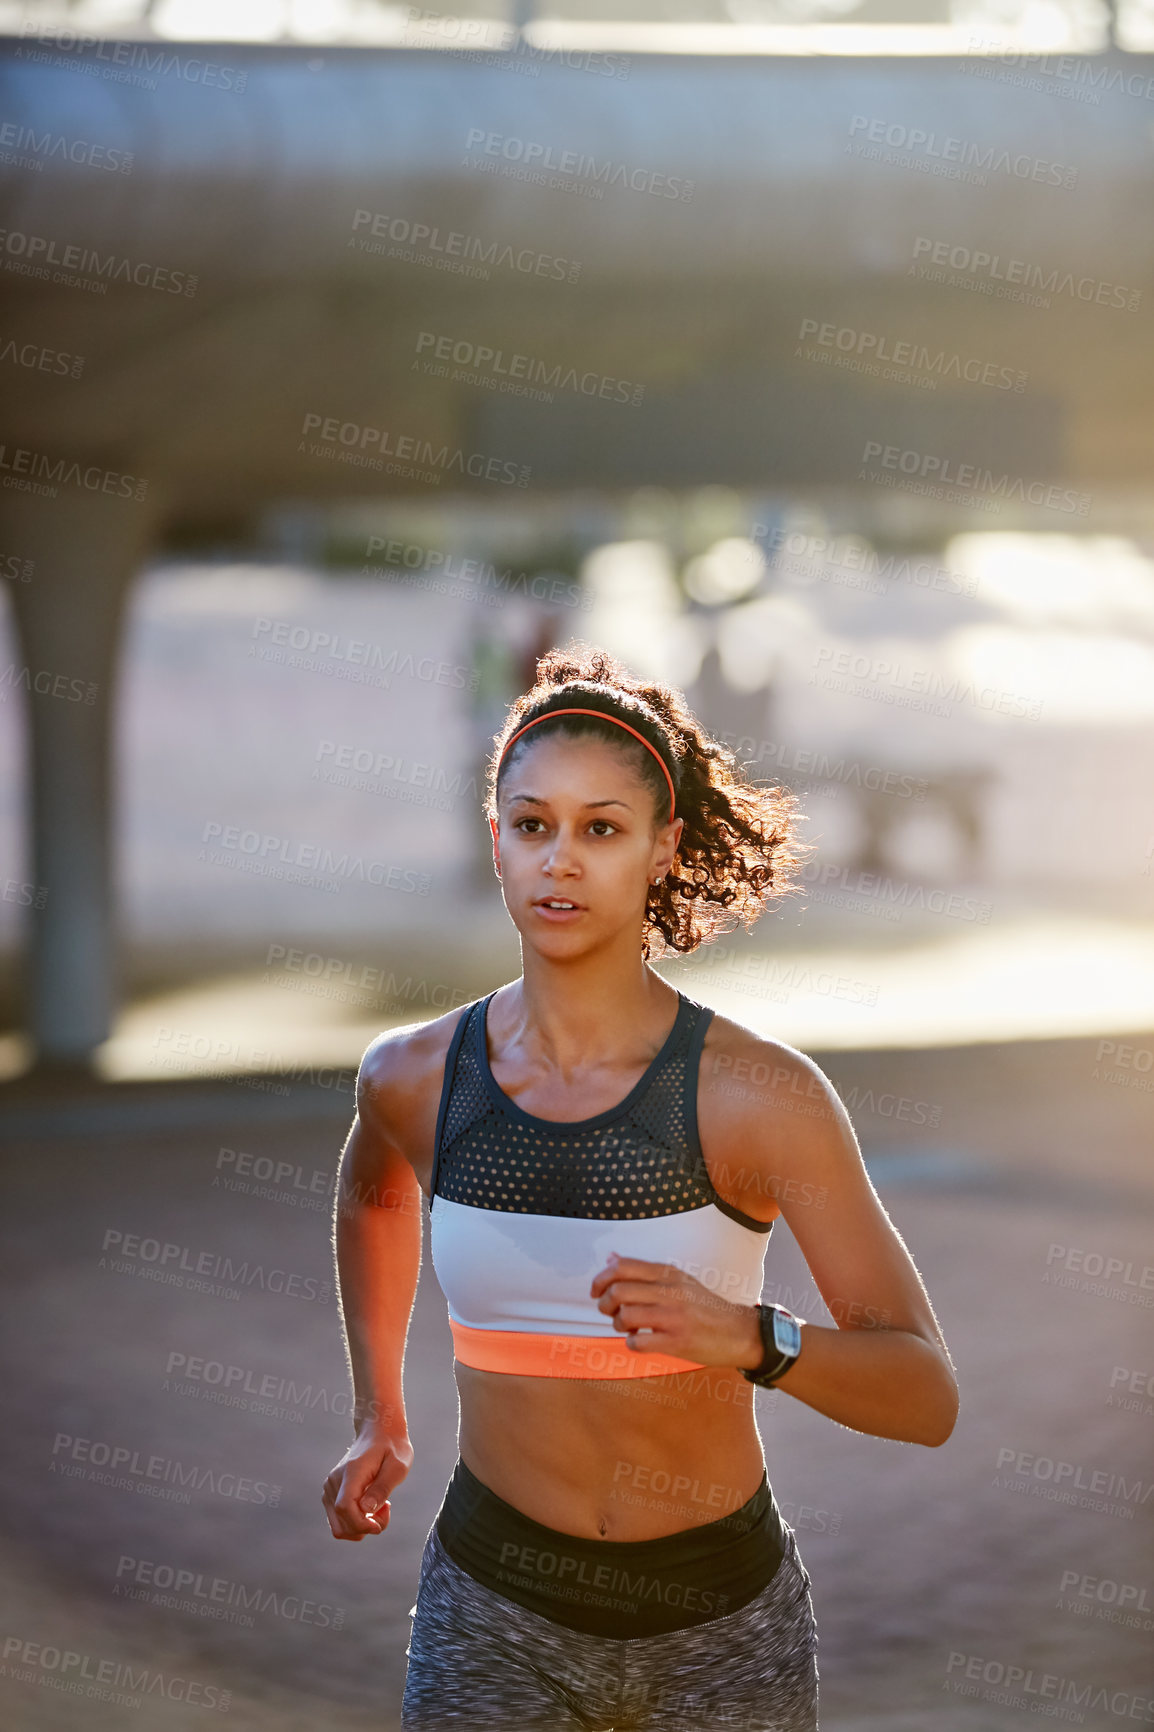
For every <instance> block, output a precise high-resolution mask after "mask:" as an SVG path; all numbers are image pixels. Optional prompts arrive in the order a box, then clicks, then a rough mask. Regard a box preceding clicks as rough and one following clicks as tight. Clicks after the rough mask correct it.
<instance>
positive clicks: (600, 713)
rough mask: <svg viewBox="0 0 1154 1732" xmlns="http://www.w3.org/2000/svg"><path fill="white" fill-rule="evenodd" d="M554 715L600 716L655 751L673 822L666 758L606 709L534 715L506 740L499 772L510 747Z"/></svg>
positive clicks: (672, 793) (674, 804)
mask: <svg viewBox="0 0 1154 1732" xmlns="http://www.w3.org/2000/svg"><path fill="white" fill-rule="evenodd" d="M554 716H598V717H599V718H600V720H601V721H603V722H613V723H614V724H615V726H617V727H619V728H624V729H625V732H626V733H627V734H632V735H633V738H634V739H635V740H640V741H641V744H642V745H643V746H644V747H645V750H646V751H647V752H652V753H653V756H654V757H655V758H656V759H657V762H658V763H659V764H660V765H661V773H662V775H663V776H664V777H665V780H666V781H667V782H668V783H669V822H670V823H671V824H672V822H673V819H674V816H675V814H676V810H677V794H676V791H675V789H674V786H673V777H672V776H671V775H670V774H669V765H668V764H667V763H666V762H665V759H664V758H663V757H662V756H661V753H660V752H659V751H658V750H657V747H656V746H653V745H650V743H649V741H648V740H647V739H646V738H645V735H644V734H639V733H638V732H637V729H636V728H631V727H630V726H629V723H628V722H623V721H622V720H621V719H620V717H619V716H611V715H610V714H609V713H608V711H606V710H581V709H564V710H546V711H545V714H544V715H543V716H534V717H533V720H532V721H531V722H526V723H525V726H524V727H523V728H518V729H517V732H516V733H515V734H510V736H509V738H508V739H507V740H506V741H505V744H504V747H503V748H502V751H501V756H500V758H499V759H498V761H497V769H498V772H500V768H501V765H502V763H504V761H505V753H506V752H507V751H508V750H509V747H510V746H511V745H512V744H513V742H514V741H515V740H519V739H520V738H521V735H522V734H527V733H528V731H529V729H530V728H535V727H536V726H537V723H538V722H551V721H552V720H553V717H554Z"/></svg>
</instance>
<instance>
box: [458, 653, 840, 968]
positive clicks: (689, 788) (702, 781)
mask: <svg viewBox="0 0 1154 1732" xmlns="http://www.w3.org/2000/svg"><path fill="white" fill-rule="evenodd" d="M567 706H576V707H580V708H588V709H598V710H602V711H603V712H604V713H605V714H606V716H607V718H608V717H618V718H619V719H620V720H621V721H623V722H626V723H628V725H629V726H630V727H631V728H635V729H636V730H637V732H638V733H640V734H642V735H644V737H645V738H646V739H647V740H648V741H649V742H650V744H651V745H652V746H653V748H654V750H655V751H657V752H658V753H660V755H661V757H662V758H663V759H664V760H665V763H666V765H667V766H668V768H669V771H670V774H671V776H672V780H673V787H674V790H675V794H676V808H675V816H677V817H679V818H683V819H684V820H685V824H684V828H683V830H682V832H681V841H680V843H679V845H678V849H677V855H676V857H675V859H674V863H673V866H672V868H671V869H670V871H669V873H668V874H667V875H666V877H665V878H664V879H663V880H662V882H661V883H660V884H657V885H651V886H650V890H649V900H648V904H647V907H646V911H645V921H644V925H643V928H642V954H643V955H644V956H645V958H646V959H648V958H649V957H650V955H657V956H664V955H666V954H667V953H668V952H670V951H676V952H680V953H681V954H683V955H686V954H688V953H689V952H691V951H693V950H696V949H697V947H698V945H700V944H704V943H708V942H710V941H711V940H713V939H716V938H718V937H720V936H721V934H722V933H724V932H730V931H732V930H733V928H734V927H735V926H736V925H737V924H738V923H739V922H740V923H741V924H742V925H744V926H745V927H746V928H747V929H748V928H749V927H751V926H752V925H753V923H754V922H755V921H756V920H757V919H758V917H759V916H760V915H761V914H762V913H763V912H764V910H765V908H766V906H767V904H768V903H769V902H770V901H771V900H773V899H774V898H776V897H779V896H785V895H788V894H790V893H791V892H793V891H796V890H797V889H798V888H799V885H798V884H797V883H796V882H794V881H792V880H793V875H794V874H796V872H797V870H798V868H799V867H800V866H801V864H802V863H803V861H804V860H805V859H806V858H807V857H808V855H809V854H810V853H811V851H812V850H811V847H810V845H809V844H808V843H805V842H802V841H801V840H800V839H799V837H798V835H797V825H798V823H799V822H804V819H803V818H800V816H799V814H798V812H797V798H796V796H795V795H794V794H793V793H792V792H791V790H790V789H788V788H785V787H782V786H780V785H777V784H774V785H772V786H763V785H760V784H758V783H755V782H751V781H749V780H748V779H747V778H746V777H745V776H744V775H743V773H742V771H741V770H740V769H739V767H738V765H737V763H736V760H735V758H734V755H733V753H732V752H731V751H730V750H729V748H728V747H726V746H723V745H721V744H720V743H719V742H718V741H717V740H714V739H712V738H711V737H710V736H709V734H707V732H706V731H705V729H704V728H703V727H702V726H701V724H700V723H699V722H698V721H697V720H696V718H695V717H694V716H693V715H692V714H691V712H690V710H689V708H688V706H687V704H686V702H685V699H684V697H683V696H682V694H681V693H680V692H679V691H677V690H675V688H674V687H672V686H666V685H660V684H658V683H657V682H656V681H645V680H638V679H634V678H633V677H632V676H631V675H630V674H629V673H628V672H627V671H626V669H625V668H624V667H623V665H622V664H621V662H619V661H618V660H617V658H616V657H615V656H612V655H610V654H609V653H608V651H606V650H602V649H596V648H593V647H591V646H589V645H586V644H577V645H574V646H571V647H570V648H568V649H564V650H562V649H552V650H549V651H547V653H546V654H545V655H543V656H540V657H539V658H538V661H537V683H536V684H535V685H534V686H533V688H532V690H531V691H528V692H525V693H524V694H523V696H521V697H519V698H518V699H517V700H516V702H515V703H514V704H513V706H512V707H511V709H510V711H509V714H508V716H507V717H506V719H505V724H504V726H503V727H502V729H501V731H500V733H499V734H498V735H497V736H496V739H495V740H494V744H493V753H492V756H491V757H490V759H489V762H488V766H487V777H486V786H485V806H484V810H485V815H486V817H488V818H491V819H495V818H496V817H497V799H498V794H499V787H500V782H501V780H502V779H503V778H504V776H505V774H506V772H507V771H508V769H509V767H510V765H511V764H512V763H513V762H514V761H515V759H516V757H517V755H518V753H519V752H521V751H522V750H523V749H524V746H525V745H530V744H532V742H533V741H534V740H536V739H538V738H540V737H541V736H542V735H545V734H549V735H552V734H558V733H560V734H565V735H568V736H571V737H580V736H583V735H585V736H590V735H591V736H594V737H596V738H598V739H603V740H605V741H606V743H607V744H610V745H613V746H615V747H616V748H617V749H618V750H619V751H622V752H624V753H626V754H627V755H628V757H629V761H630V763H631V764H632V765H633V766H634V767H635V769H636V771H637V773H638V775H639V776H640V777H641V778H642V780H643V781H644V782H645V783H646V784H647V786H648V787H649V788H650V789H651V791H652V794H653V801H654V814H655V817H654V822H655V824H656V825H657V826H658V827H663V826H664V825H665V824H667V823H668V822H669V784H668V782H667V781H666V779H665V776H664V775H663V773H662V770H661V766H660V765H659V764H658V763H656V762H655V761H654V757H653V753H652V752H649V751H646V750H645V748H644V747H643V746H641V745H639V744H637V743H635V742H634V741H633V740H631V739H630V738H629V737H628V736H627V735H626V734H625V733H624V732H623V731H622V729H621V728H620V727H618V726H616V725H615V724H614V722H613V721H612V720H608V719H607V720H606V721H604V722H601V721H598V720H597V718H596V717H594V716H588V715H584V716H573V715H569V716H558V717H557V719H556V720H555V721H542V722H541V723H540V724H539V725H538V726H535V727H534V729H533V732H532V733H531V734H530V735H529V736H528V738H527V739H526V740H525V741H524V743H523V744H522V742H520V741H519V742H518V743H517V744H516V745H515V746H513V748H512V749H511V751H510V752H509V755H508V757H507V758H505V759H504V761H502V754H503V753H504V751H505V746H506V744H507V742H508V741H509V740H510V739H511V738H512V737H513V735H514V734H515V733H517V731H518V730H519V729H520V728H523V727H525V726H526V725H527V724H528V723H529V722H531V721H535V720H536V718H537V717H538V716H548V714H549V712H550V711H551V710H554V709H560V708H564V707H567ZM655 941H656V948H655Z"/></svg>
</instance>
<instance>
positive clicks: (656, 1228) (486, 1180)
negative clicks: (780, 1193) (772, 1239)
mask: <svg viewBox="0 0 1154 1732" xmlns="http://www.w3.org/2000/svg"><path fill="white" fill-rule="evenodd" d="M493 997H494V993H492V992H491V993H489V994H488V995H487V996H486V997H484V998H481V999H476V1000H474V1001H473V1003H472V1004H470V1005H468V1006H466V1007H465V1010H464V1013H463V1014H462V1016H461V1020H460V1022H459V1023H458V1024H457V1027H456V1028H455V1030H454V1031H453V1038H452V1041H451V1043H450V1046H449V1050H448V1053H447V1054H446V1057H445V1074H444V1081H443V1083H442V1087H441V1102H440V1109H439V1111H438V1114H437V1128H436V1138H435V1143H434V1151H435V1152H434V1158H433V1172H432V1178H431V1181H430V1186H429V1200H430V1201H429V1210H430V1212H429V1219H430V1240H431V1250H432V1258H433V1268H434V1271H435V1273H436V1277H437V1281H438V1284H439V1285H440V1288H441V1291H442V1293H443V1294H444V1296H445V1299H446V1302H447V1304H448V1312H449V1327H450V1330H451V1331H452V1336H453V1350H454V1353H455V1355H456V1357H457V1359H459V1360H460V1361H461V1363H462V1364H463V1365H471V1366H475V1367H476V1368H477V1369H478V1370H481V1371H497V1372H506V1373H512V1374H514V1375H516V1376H520V1377H576V1378H604V1377H662V1376H668V1375H669V1374H670V1373H672V1372H677V1371H685V1370H690V1369H692V1370H700V1369H701V1366H700V1364H699V1362H698V1361H697V1360H693V1359H680V1358H677V1357H675V1356H673V1355H671V1354H666V1353H648V1352H644V1351H642V1350H641V1349H640V1348H636V1349H635V1348H630V1347H629V1345H628V1344H627V1342H626V1340H625V1337H624V1335H623V1333H622V1332H621V1331H620V1330H617V1329H614V1327H613V1319H612V1317H610V1316H609V1315H607V1314H606V1313H605V1312H604V1311H599V1310H598V1308H597V1301H596V1300H595V1299H594V1298H592V1297H591V1295H590V1292H589V1287H590V1283H591V1282H592V1280H593V1277H594V1275H596V1274H597V1272H598V1270H600V1269H602V1268H604V1266H605V1262H606V1259H607V1256H608V1254H609V1252H610V1251H616V1252H617V1253H618V1254H619V1255H620V1256H622V1257H644V1258H650V1259H653V1260H655V1261H658V1262H664V1263H673V1264H675V1265H676V1266H677V1267H678V1268H680V1269H683V1270H684V1271H685V1272H686V1273H687V1274H689V1275H693V1276H696V1278H697V1279H698V1280H699V1281H700V1282H702V1283H703V1285H704V1286H706V1287H708V1288H709V1289H710V1291H711V1292H715V1293H718V1294H720V1295H721V1296H722V1297H724V1298H726V1299H729V1300H732V1301H735V1302H738V1303H742V1304H747V1305H754V1304H756V1303H757V1301H758V1299H759V1298H760V1296H761V1287H762V1279H763V1268H762V1265H763V1262H764V1259H765V1249H766V1244H767V1242H768V1236H769V1233H770V1230H771V1228H772V1226H773V1222H772V1221H757V1220H755V1219H754V1218H753V1217H752V1216H751V1215H746V1214H744V1213H743V1212H742V1210H740V1209H737V1208H734V1207H733V1205H732V1204H730V1203H727V1202H726V1201H725V1200H724V1198H722V1197H721V1196H720V1195H719V1194H718V1192H717V1190H716V1189H715V1187H714V1185H713V1181H712V1180H711V1178H710V1176H709V1170H708V1167H707V1166H706V1163H705V1159H704V1157H703V1155H702V1152H701V1144H700V1141H699V1139H698V1130H697V1083H698V1075H697V1073H698V1066H699V1062H700V1057H701V1048H702V1042H703V1041H704V1039H705V1032H706V1029H707V1028H708V1026H709V1022H710V1019H711V1018H712V1016H713V1011H712V1010H711V1009H708V1008H707V1007H705V1006H703V1005H700V1004H698V1003H697V1002H696V1001H695V1000H693V999H691V998H687V997H686V995H685V994H684V993H683V992H678V995H677V997H678V1007H677V1018H676V1021H675V1022H674V1024H673V1027H672V1029H671V1030H670V1032H669V1035H668V1038H667V1039H666V1041H665V1044H664V1045H663V1046H662V1048H661V1051H660V1052H659V1053H658V1054H657V1056H656V1058H655V1059H654V1060H653V1061H652V1063H651V1064H650V1065H649V1067H648V1068H647V1070H646V1071H645V1074H644V1076H642V1077H641V1079H640V1081H639V1082H638V1083H637V1084H636V1085H635V1086H634V1087H633V1088H632V1089H630V1091H629V1093H628V1094H627V1095H626V1096H625V1099H624V1100H622V1101H619V1102H618V1104H617V1105H616V1106H615V1107H610V1108H609V1109H608V1110H607V1111H605V1112H603V1113H596V1114H594V1115H593V1117H591V1118H587V1119H577V1120H569V1121H564V1122H557V1121H555V1120H553V1119H542V1118H538V1117H536V1116H535V1115H534V1114H533V1113H527V1112H525V1111H524V1109H523V1108H522V1107H519V1106H518V1105H517V1103H516V1101H514V1100H512V1099H511V1098H510V1097H509V1096H508V1095H506V1094H505V1093H504V1092H503V1091H502V1090H501V1089H500V1088H499V1087H498V1086H497V1082H496V1079H495V1078H494V1076H493V1072H492V1070H491V1068H490V1065H489V1055H488V1048H487V1044H486V1038H485V1031H486V1016H487V1012H488V1008H489V1004H490V1002H491V1000H492V998H493ZM639 1339H640V1340H641V1341H644V1339H645V1333H644V1332H642V1333H641V1335H640V1337H639Z"/></svg>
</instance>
